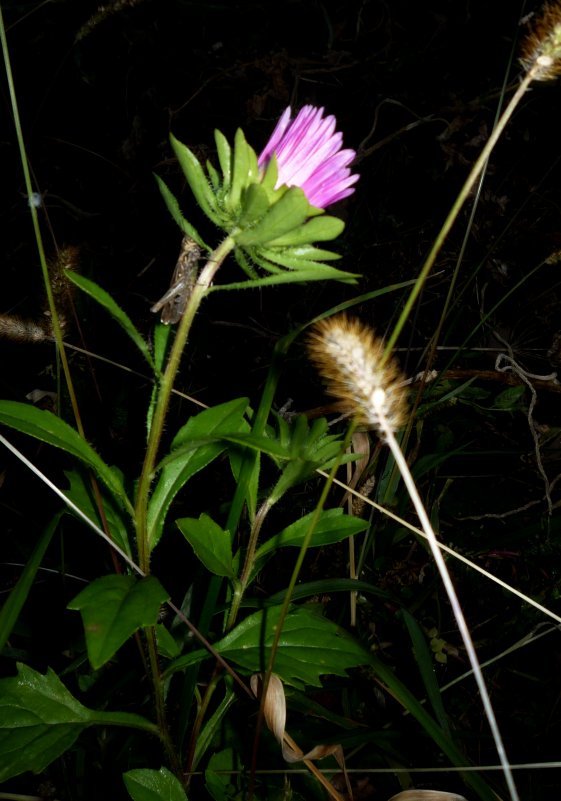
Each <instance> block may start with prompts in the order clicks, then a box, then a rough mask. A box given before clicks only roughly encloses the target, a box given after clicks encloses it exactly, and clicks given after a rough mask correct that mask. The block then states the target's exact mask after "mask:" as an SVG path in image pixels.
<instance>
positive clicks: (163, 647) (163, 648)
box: [156, 623, 181, 659]
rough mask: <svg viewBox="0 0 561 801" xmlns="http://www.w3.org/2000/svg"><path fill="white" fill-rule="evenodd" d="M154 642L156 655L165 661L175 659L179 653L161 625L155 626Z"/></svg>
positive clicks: (170, 636)
mask: <svg viewBox="0 0 561 801" xmlns="http://www.w3.org/2000/svg"><path fill="white" fill-rule="evenodd" d="M156 641H157V643H158V653H159V654H161V656H163V657H164V658H165V659H177V657H178V656H179V654H180V653H181V648H180V647H179V645H178V643H177V642H176V640H175V638H174V637H173V635H172V634H171V632H169V631H168V630H167V629H166V627H165V626H164V624H163V623H157V624H156Z"/></svg>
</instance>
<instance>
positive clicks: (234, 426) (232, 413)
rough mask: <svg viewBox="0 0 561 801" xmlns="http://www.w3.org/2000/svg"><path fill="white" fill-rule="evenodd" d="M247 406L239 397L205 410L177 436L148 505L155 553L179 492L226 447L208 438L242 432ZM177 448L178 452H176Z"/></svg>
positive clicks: (149, 530)
mask: <svg viewBox="0 0 561 801" xmlns="http://www.w3.org/2000/svg"><path fill="white" fill-rule="evenodd" d="M247 404H248V399H247V398H236V399H235V400H233V401H228V402H227V403H222V404H219V405H218V406H214V407H212V408H211V409H205V411H203V412H200V413H199V414H197V415H195V416H194V417H191V418H190V420H189V422H188V423H186V425H184V426H183V427H182V428H181V429H180V430H179V432H178V433H177V435H176V437H175V438H174V440H173V442H172V452H171V453H170V455H169V456H168V457H167V458H166V460H165V463H164V464H163V465H162V464H161V465H160V466H159V469H160V476H159V478H158V483H157V484H156V487H155V489H154V492H153V493H152V496H151V498H150V502H149V506H148V542H149V546H150V549H151V550H152V549H153V548H154V547H155V546H156V545H157V543H158V542H159V540H160V537H161V535H162V531H163V526H164V523H165V519H166V516H167V513H168V510H169V507H170V506H171V503H172V501H173V499H174V498H175V496H176V495H177V493H178V492H179V490H180V489H181V488H182V487H183V486H184V485H185V483H186V482H187V481H188V480H189V479H190V478H191V477H192V476H194V475H195V473H198V472H199V470H202V469H203V467H206V465H208V464H209V463H210V462H211V461H212V460H213V459H216V457H217V456H218V455H219V454H220V453H222V451H223V450H224V449H225V447H226V443H225V442H224V441H221V440H217V441H212V442H209V441H208V439H209V438H212V437H215V436H216V435H217V434H220V433H221V432H224V433H226V432H228V433H232V432H234V431H236V430H239V429H240V428H241V427H242V426H243V423H244V418H243V415H244V412H245V410H246V408H247ZM203 439H206V440H207V441H206V442H205V443H204V444H202V445H198V446H195V447H194V448H193V449H192V450H189V449H188V448H187V447H182V446H187V444H188V443H189V442H190V441H192V442H196V441H197V440H203ZM174 448H175V449H177V453H174V451H173V449H174Z"/></svg>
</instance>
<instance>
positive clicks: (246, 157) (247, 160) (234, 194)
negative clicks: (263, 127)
mask: <svg viewBox="0 0 561 801" xmlns="http://www.w3.org/2000/svg"><path fill="white" fill-rule="evenodd" d="M232 160H233V164H232V183H231V186H230V191H229V192H228V195H227V198H226V205H227V206H228V209H229V210H230V211H231V212H238V211H239V207H240V203H241V199H242V193H243V191H244V189H246V188H247V187H248V186H249V184H251V183H254V182H255V181H256V180H257V177H258V169H257V156H256V154H255V151H254V150H253V149H252V148H251V147H250V146H249V145H248V143H247V142H246V139H245V136H244V133H243V131H242V130H241V128H238V130H237V131H236V135H235V137H234V152H233V157H232Z"/></svg>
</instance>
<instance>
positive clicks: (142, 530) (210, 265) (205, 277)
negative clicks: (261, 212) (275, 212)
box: [135, 237, 234, 777]
mask: <svg viewBox="0 0 561 801" xmlns="http://www.w3.org/2000/svg"><path fill="white" fill-rule="evenodd" d="M233 247H234V240H233V239H232V238H231V237H227V238H226V239H225V240H224V241H223V242H222V243H221V244H220V245H219V246H218V247H217V248H216V250H215V251H214V252H213V253H212V254H211V255H210V258H209V259H208V261H207V263H206V265H205V266H204V268H203V270H202V272H201V274H200V276H199V278H198V280H197V283H196V284H195V287H194V289H193V292H192V293H191V297H190V298H189V301H188V303H187V307H186V309H185V313H184V314H183V317H182V318H181V322H180V323H179V327H178V329H177V333H176V335H175V339H174V342H173V345H172V348H171V352H170V355H169V359H168V363H167V365H166V369H165V371H164V374H163V375H162V377H161V380H160V386H159V391H158V396H157V399H156V405H155V409H154V415H153V418H152V425H151V427H150V434H149V437H148V445H147V448H146V454H145V457H144V464H143V465H142V473H141V475H140V480H139V483H138V492H137V497H136V507H135V520H136V542H137V549H138V562H139V566H140V569H141V570H142V572H143V573H144V574H145V575H148V573H149V572H150V542H149V536H148V534H149V532H148V501H149V497H150V484H151V483H152V478H153V475H154V468H155V465H156V458H157V455H158V450H159V447H160V441H161V438H162V432H163V430H164V422H165V419H166V415H167V411H168V408H169V401H170V397H171V393H172V390H173V385H174V383H175V378H176V376H177V371H178V369H179V364H180V362H181V357H182V355H183V351H184V350H185V345H186V344H187V338H188V336H189V332H190V330H191V325H192V324H193V320H194V319H195V314H196V313H197V311H198V309H199V306H200V305H201V302H202V300H203V298H204V297H205V295H206V294H207V293H208V290H209V288H210V285H211V283H212V280H213V278H214V276H215V274H216V271H217V270H218V268H219V267H220V265H221V264H222V262H223V261H224V259H225V258H226V256H227V255H228V253H229V252H230V251H231V250H232V249H233ZM145 634H146V645H147V649H148V659H149V663H150V677H151V680H152V687H153V692H154V704H155V707H156V717H157V721H158V727H159V730H160V736H161V738H162V741H163V743H164V746H165V748H166V752H167V756H168V759H169V761H170V765H171V767H172V769H173V771H174V772H175V774H176V775H177V776H178V777H180V776H181V762H180V760H179V757H178V755H177V753H176V751H175V749H174V747H173V744H172V740H171V736H170V733H169V728H168V724H167V719H166V710H165V703H164V697H163V692H162V683H161V678H160V669H159V664H158V650H157V644H156V637H155V634H154V629H153V628H152V627H148V628H146V629H145Z"/></svg>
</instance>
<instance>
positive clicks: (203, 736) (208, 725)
mask: <svg viewBox="0 0 561 801" xmlns="http://www.w3.org/2000/svg"><path fill="white" fill-rule="evenodd" d="M237 698H238V696H237V693H235V692H234V691H233V690H232V688H231V687H227V688H226V694H225V696H224V698H223V699H222V701H221V702H220V704H219V705H218V706H217V708H216V709H215V711H214V712H213V713H212V715H211V716H210V717H209V718H208V720H207V721H206V722H205V724H204V726H203V727H202V729H201V731H200V733H199V735H198V737H197V743H196V746H195V755H194V757H193V766H192V770H196V769H197V766H198V764H199V762H200V761H201V759H202V758H203V757H204V755H205V754H206V752H207V750H208V749H209V748H210V747H211V745H212V744H213V743H215V742H216V737H217V736H218V735H219V734H220V730H221V728H222V724H223V720H224V716H225V715H226V712H228V710H229V709H230V707H231V706H232V704H234V703H235V702H236V700H237ZM211 759H212V757H211Z"/></svg>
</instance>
